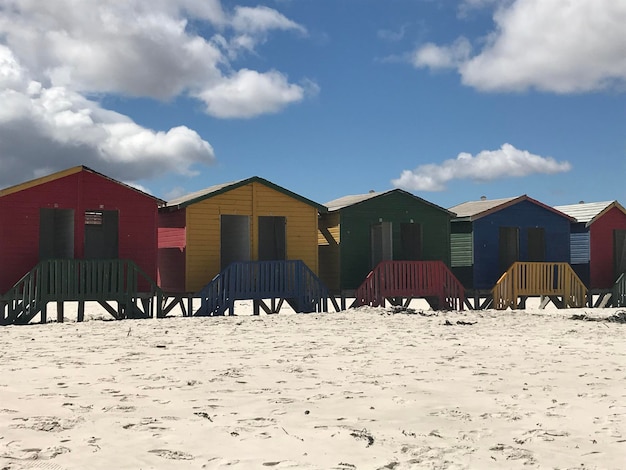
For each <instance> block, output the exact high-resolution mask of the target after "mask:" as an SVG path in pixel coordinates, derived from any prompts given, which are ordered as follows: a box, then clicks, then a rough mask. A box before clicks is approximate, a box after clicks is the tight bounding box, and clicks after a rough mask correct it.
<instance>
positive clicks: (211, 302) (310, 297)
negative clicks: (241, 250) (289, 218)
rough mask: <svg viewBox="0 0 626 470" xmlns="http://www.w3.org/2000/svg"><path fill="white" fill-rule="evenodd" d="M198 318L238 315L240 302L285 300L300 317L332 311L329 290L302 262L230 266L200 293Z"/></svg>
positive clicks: (235, 264) (250, 263) (251, 262)
mask: <svg viewBox="0 0 626 470" xmlns="http://www.w3.org/2000/svg"><path fill="white" fill-rule="evenodd" d="M199 297H200V299H201V305H200V309H199V310H198V311H197V312H196V313H195V315H197V316H209V315H224V314H225V313H226V312H227V311H228V310H230V313H231V314H234V307H235V301H236V300H258V301H260V300H264V299H284V300H286V301H287V302H288V303H289V305H290V306H291V307H292V308H293V309H294V310H295V311H296V312H298V313H308V312H315V311H318V312H325V311H328V297H329V294H328V289H327V288H326V286H324V284H323V283H322V281H320V279H319V278H318V277H317V276H316V275H315V273H313V271H311V270H310V269H309V267H308V266H307V265H306V264H305V263H304V262H303V261H301V260H289V261H245V262H236V263H232V264H231V265H229V266H228V267H227V268H226V269H225V270H224V271H222V272H221V273H219V274H218V275H217V276H215V278H213V280H212V281H211V282H210V283H209V284H207V285H206V286H205V287H204V288H203V289H202V290H201V291H200V293H199Z"/></svg>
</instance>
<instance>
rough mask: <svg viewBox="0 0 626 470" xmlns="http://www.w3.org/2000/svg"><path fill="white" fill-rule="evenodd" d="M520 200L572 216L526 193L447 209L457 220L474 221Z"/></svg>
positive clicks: (470, 202)
mask: <svg viewBox="0 0 626 470" xmlns="http://www.w3.org/2000/svg"><path fill="white" fill-rule="evenodd" d="M522 201H528V202H530V203H532V204H535V205H536V206H538V207H541V208H543V209H545V210H548V211H551V212H554V213H556V214H558V215H560V216H562V217H566V218H569V219H572V217H570V216H568V215H567V214H564V213H562V212H560V211H558V210H557V209H555V208H553V207H550V206H548V205H546V204H543V203H542V202H539V201H537V200H536V199H533V198H531V197H528V196H527V195H525V194H524V195H522V196H517V197H510V198H502V199H481V200H479V201H468V202H464V203H462V204H459V205H456V206H453V207H450V208H449V210H450V211H451V212H454V213H455V214H456V219H457V220H461V219H463V220H467V221H470V222H474V221H476V220H478V219H481V218H482V217H487V216H489V215H491V214H493V213H495V212H498V211H501V210H504V209H506V208H507V207H511V206H513V205H515V204H518V203H520V202H522Z"/></svg>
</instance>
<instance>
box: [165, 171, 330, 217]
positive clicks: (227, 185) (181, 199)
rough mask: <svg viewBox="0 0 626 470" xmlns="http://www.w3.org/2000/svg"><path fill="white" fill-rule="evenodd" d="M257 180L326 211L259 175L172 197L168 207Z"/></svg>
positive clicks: (181, 205) (175, 207) (187, 203)
mask: <svg viewBox="0 0 626 470" xmlns="http://www.w3.org/2000/svg"><path fill="white" fill-rule="evenodd" d="M255 182H256V183H260V184H263V185H265V186H267V187H269V188H272V189H274V190H276V191H278V192H281V193H283V194H285V195H287V196H289V197H292V198H294V199H297V200H298V201H300V202H303V203H305V204H308V205H309V206H313V207H315V208H316V209H317V210H319V211H320V212H326V207H324V206H323V205H321V204H318V203H317V202H314V201H311V200H310V199H307V198H305V197H303V196H300V195H299V194H296V193H294V192H292V191H289V190H288V189H285V188H283V187H281V186H278V185H277V184H274V183H272V182H270V181H268V180H266V179H263V178H260V177H258V176H252V177H250V178H246V179H243V180H238V181H231V182H229V183H222V184H216V185H214V186H209V187H208V188H204V189H201V190H199V191H196V192H193V193H190V194H187V195H185V196H182V197H178V198H176V199H172V200H171V201H168V202H167V206H166V209H170V210H175V209H182V208H183V207H187V206H189V205H191V204H195V203H196V202H200V201H203V200H205V199H209V198H212V197H215V196H217V195H219V194H223V193H225V192H228V191H232V190H233V189H237V188H240V187H242V186H245V185H247V184H250V183H255Z"/></svg>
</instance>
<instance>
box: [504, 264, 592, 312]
mask: <svg viewBox="0 0 626 470" xmlns="http://www.w3.org/2000/svg"><path fill="white" fill-rule="evenodd" d="M492 292H493V308H495V309H498V310H505V309H507V308H511V309H518V308H524V305H525V300H526V298H528V297H541V298H542V303H541V305H542V307H545V305H546V304H547V303H549V302H553V303H554V305H556V306H557V307H558V308H568V307H569V308H580V307H584V306H585V305H586V303H587V288H586V287H585V285H584V284H583V282H582V281H581V280H580V278H579V277H578V276H577V275H576V273H575V272H574V270H573V269H572V267H571V266H570V265H569V264H568V263H557V262H554V263H550V262H521V261H518V262H515V263H513V264H512V265H511V267H510V268H509V269H508V270H507V271H506V272H505V273H504V274H503V275H502V276H501V277H500V279H499V280H498V282H497V283H496V285H495V287H494V288H493V291H492Z"/></svg>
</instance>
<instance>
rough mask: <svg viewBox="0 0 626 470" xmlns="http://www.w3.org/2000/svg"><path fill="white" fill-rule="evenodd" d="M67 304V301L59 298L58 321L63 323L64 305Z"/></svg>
mask: <svg viewBox="0 0 626 470" xmlns="http://www.w3.org/2000/svg"><path fill="white" fill-rule="evenodd" d="M64 305H65V302H63V301H62V300H59V301H58V302H57V322H59V323H63V307H64Z"/></svg>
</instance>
